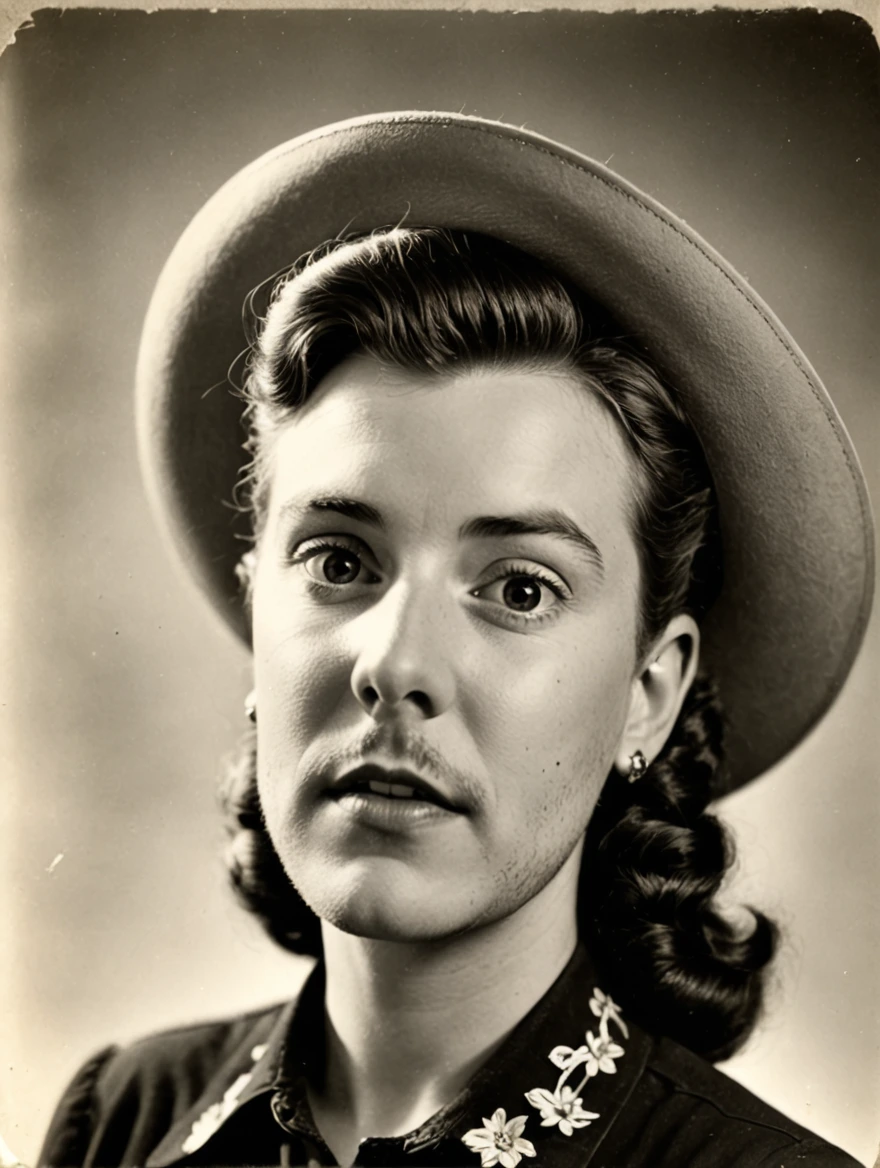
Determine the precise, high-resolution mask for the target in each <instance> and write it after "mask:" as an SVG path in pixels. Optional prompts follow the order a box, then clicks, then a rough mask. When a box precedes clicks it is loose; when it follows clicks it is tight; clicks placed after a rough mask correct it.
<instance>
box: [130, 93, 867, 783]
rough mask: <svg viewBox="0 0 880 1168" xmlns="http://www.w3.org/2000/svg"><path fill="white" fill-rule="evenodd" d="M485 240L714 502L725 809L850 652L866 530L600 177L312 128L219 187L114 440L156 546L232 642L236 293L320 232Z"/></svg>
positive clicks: (701, 282)
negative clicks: (676, 412)
mask: <svg viewBox="0 0 880 1168" xmlns="http://www.w3.org/2000/svg"><path fill="white" fill-rule="evenodd" d="M402 221H403V222H405V223H406V225H407V226H414V227H418V226H436V227H451V228H460V229H464V230H472V231H479V232H483V233H485V234H487V235H490V236H495V237H498V238H500V239H503V240H506V241H507V242H509V243H512V244H514V245H516V246H517V247H519V248H520V249H522V250H523V251H526V252H528V253H531V254H532V255H534V256H535V257H537V258H538V259H540V260H542V261H543V262H544V263H545V264H546V265H547V266H548V267H549V268H551V269H553V270H554V271H557V272H558V273H559V274H561V275H562V276H564V277H566V278H567V279H568V280H569V281H572V282H573V283H574V284H576V285H578V286H579V287H581V288H583V289H584V290H585V291H586V292H587V293H588V294H589V295H590V296H591V297H593V298H594V300H596V301H598V302H599V303H600V304H601V305H603V306H604V307H605V308H607V310H608V311H609V312H610V313H611V314H612V316H613V317H614V318H615V319H616V320H617V321H618V322H619V323H620V324H621V325H622V326H623V327H624V328H625V329H627V330H628V331H629V332H631V333H633V334H635V335H636V336H637V337H638V338H639V339H640V341H641V342H642V343H643V344H644V346H645V347H646V349H647V350H648V351H649V352H650V353H651V354H652V355H653V356H654V358H655V359H656V360H657V362H658V363H659V365H660V367H661V368H663V369H664V370H665V372H666V373H667V375H668V376H669V377H670V378H671V380H672V382H673V384H674V385H675V386H676V388H677V390H678V392H679V394H680V396H681V398H682V400H683V402H684V405H685V408H686V410H687V412H688V414H689V416H690V419H691V421H692V423H693V425H694V427H695V429H696V431H697V433H698V435H699V437H700V440H701V442H702V444H703V447H704V449H705V451H706V455H707V458H708V461H709V465H710V468H711V470H712V475H713V478H714V480H715V485H716V488H717V492H718V500H719V512H720V523H721V535H722V542H723V554H724V573H725V579H724V586H723V591H722V594H721V596H720V598H719V599H718V601H717V602H716V604H715V605H714V607H713V608H712V610H711V612H710V613H709V614H708V616H707V618H706V620H705V622H704V625H703V648H702V654H701V659H702V663H703V665H704V666H705V667H706V668H707V669H709V670H710V671H711V672H712V674H713V675H714V676H715V678H716V679H717V682H718V685H719V687H720V693H721V697H722V700H723V703H724V707H725V710H726V712H727V717H728V723H729V725H728V740H727V747H728V768H729V775H728V783H729V787H730V788H731V789H732V788H734V787H736V786H739V785H740V784H742V783H744V782H746V781H747V780H749V779H751V778H753V777H754V776H756V775H758V774H760V773H762V772H763V771H764V770H766V769H767V768H768V767H770V766H771V765H772V764H773V763H775V762H776V761H777V760H779V759H780V758H781V757H782V756H783V755H785V754H786V753H787V752H788V751H789V750H791V749H792V748H793V747H794V746H795V745H796V744H797V743H798V742H799V741H800V740H801V739H802V738H803V737H804V735H805V734H806V733H807V732H808V731H809V730H810V728H811V727H812V726H813V725H814V724H815V723H816V722H817V720H818V719H819V718H820V717H821V716H822V715H823V714H824V712H825V711H826V710H827V709H828V707H829V705H830V704H831V702H832V701H833V700H834V698H835V696H836V695H837V693H838V691H839V690H840V688H841V686H842V684H843V682H844V680H845V678H846V676H847V674H848V672H849V670H850V667H851V665H852V662H853V660H854V658H855V655H856V652H857V650H858V647H859V645H860V643H861V640H862V636H863V633H864V629H865V625H866V622H867V619H868V614H869V610H870V605H871V598H872V593H873V528H872V522H871V513H870V506H869V502H868V497H867V492H866V488H865V483H864V479H863V476H862V473H861V470H860V468H859V465H858V460H857V458H856V455H855V452H854V450H853V448H852V444H851V443H850V440H849V437H848V435H847V433H846V431H845V429H844V427H843V424H842V422H841V420H840V418H839V417H838V415H837V413H836V411H835V409H834V406H833V404H832V402H831V399H830V398H829V397H828V394H827V393H826V392H825V390H824V388H823V387H822V385H821V383H820V381H819V379H818V377H817V375H816V373H815V372H814V371H813V369H812V368H811V367H810V365H809V362H808V361H807V360H806V358H805V357H804V355H803V354H802V353H801V351H800V350H799V349H798V348H797V346H796V345H795V343H794V341H793V340H792V339H791V337H790V336H789V335H788V333H787V332H786V331H785V329H784V328H783V326H782V325H781V324H780V322H779V321H778V320H777V319H776V317H775V316H774V315H773V313H772V312H771V311H770V309H769V308H768V307H767V306H766V305H765V304H764V303H763V301H761V300H760V299H759V297H758V296H756V295H755V293H754V292H753V291H752V290H751V289H750V288H749V286H748V284H747V283H746V282H745V281H744V280H743V279H742V278H741V277H740V276H739V275H737V273H736V272H735V271H734V270H733V269H732V268H731V267H730V265H729V264H727V263H726V262H725V261H724V260H723V259H722V258H721V257H720V256H719V255H718V254H717V253H716V252H715V251H714V250H713V249H712V248H711V247H710V246H709V245H708V244H706V243H705V242H704V241H703V240H702V239H701V238H700V237H699V236H698V235H697V234H696V233H695V232H693V231H692V230H691V229H690V228H689V227H687V226H686V225H685V224H684V223H683V222H682V221H681V220H680V219H678V218H676V217H675V216H674V215H672V214H671V213H670V212H669V211H667V210H666V209H665V208H664V207H662V206H661V205H660V204H658V203H657V202H656V201H655V200H653V199H651V198H649V197H648V196H647V195H645V194H643V193H642V192H640V191H639V190H637V189H636V188H635V187H633V186H631V185H630V184H629V183H627V182H626V181H625V180H624V179H622V178H620V177H619V176H618V175H616V174H614V173H613V172H612V171H610V170H608V169H607V167H605V166H602V165H601V164H599V163H597V162H595V161H593V160H591V159H589V158H586V157H584V156H583V155H580V154H577V153H575V152H574V151H572V150H570V149H568V148H567V147H565V146H562V145H559V144H558V143H555V142H551V141H549V140H548V139H546V138H543V137H541V136H539V135H537V134H534V133H530V132H529V131H526V130H522V129H519V128H516V127H513V126H508V125H504V124H502V123H499V122H490V121H485V120H483V119H480V118H472V117H464V116H461V115H456V114H446V113H422V112H403V113H391V114H380V115H375V116H370V117H361V118H355V119H352V120H350V121H345V122H340V123H337V124H334V125H330V126H325V127H323V128H321V129H319V130H316V131H314V132H313V133H310V134H306V135H304V136H302V137H300V138H296V139H294V140H292V141H290V142H286V143H284V144H283V145H281V146H279V147H278V148H277V149H275V150H272V151H270V152H269V153H268V154H264V155H263V156H262V157H261V158H258V159H257V160H256V161H255V162H253V163H252V164H251V165H250V166H247V167H246V168H245V169H244V170H242V171H240V172H239V173H238V174H236V175H235V176H234V177H233V178H231V179H230V180H229V181H228V182H227V183H226V184H225V185H224V186H223V187H222V188H221V189H220V190H219V191H218V192H217V194H215V195H214V196H213V198H211V199H210V200H209V202H208V203H207V204H206V205H205V207H204V208H203V209H202V210H201V211H200V212H199V213H198V214H197V215H196V216H195V218H194V219H193V221H192V222H191V223H190V225H189V226H188V227H187V229H186V230H185V231H184V233H183V235H182V237H181V239H180V241H179V242H178V244H177V245H176V247H175V248H174V251H173V252H172V254H171V257H170V258H169V260H168V262H167V264H166V265H165V268H164V270H163V272H162V274H161V276H160V279H159V281H158V284H157V286H156V289H155V292H154V294H153V298H152V301H151V304H150V308H149V312H148V314H147V319H146V323H145V326H144V331H143V337H142V341H141V349H140V356H139V361H138V369H137V399H138V432H139V441H140V451H141V458H142V463H143V467H144V471H145V476H146V481H147V486H148V491H149V494H150V497H151V500H152V502H153V504H154V507H155V509H156V511H157V513H158V515H159V517H160V520H161V522H162V525H163V527H164V528H165V530H166V532H167V533H168V535H169V536H170V538H171V542H172V544H173V545H174V547H175V548H176V550H177V552H178V553H179V555H180V557H181V558H182V560H183V562H184V564H185V566H186V568H187V569H188V570H189V572H190V573H191V574H192V575H193V576H194V578H195V580H196V582H197V583H198V584H199V585H200V587H201V588H202V590H203V591H204V593H205V594H206V595H207V597H208V598H209V599H210V601H211V602H212V604H213V605H214V606H215V608H216V609H217V610H218V611H219V612H220V614H221V616H222V617H223V618H224V619H225V621H226V622H227V624H229V625H230V626H231V627H232V628H233V629H234V630H235V632H236V633H238V634H239V635H240V636H241V637H243V638H245V639H247V636H248V631H247V620H246V616H245V613H244V610H243V606H242V596H241V592H240V590H239V586H238V581H237V578H236V574H235V566H236V563H237V561H238V559H239V557H240V556H241V554H242V550H243V548H244V547H245V546H246V545H245V544H243V543H242V541H241V538H240V537H241V536H242V535H243V534H246V533H247V531H248V524H247V522H246V518H245V517H242V516H240V515H237V514H236V511H235V509H234V508H233V507H232V506H231V505H230V503H231V500H232V498H233V490H234V486H235V483H236V479H237V477H238V474H239V470H240V468H241V466H242V464H243V463H244V461H245V455H244V452H243V450H242V442H243V440H244V437H245V435H244V431H243V428H242V421H241V412H242V403H241V401H240V399H239V398H238V397H237V396H235V394H234V393H233V392H232V390H231V388H230V386H229V383H228V380H227V375H228V371H229V369H230V366H231V365H232V364H233V363H234V362H235V360H236V358H237V357H238V356H239V355H240V353H241V351H242V350H243V348H244V347H245V338H244V333H243V329H242V305H243V302H244V300H245V298H246V296H247V295H248V293H249V292H250V291H251V290H252V289H254V288H255V287H256V286H257V285H259V284H261V283H263V282H264V281H266V280H267V279H268V278H269V277H271V276H272V275H273V274H274V273H276V272H278V271H280V270H282V269H283V268H285V267H287V266H288V265H290V264H291V263H292V262H293V261H294V260H296V259H297V258H298V257H299V256H301V255H302V254H304V253H305V252H308V251H309V250H311V249H312V248H314V247H316V246H317V245H319V244H321V243H323V242H324V241H325V240H327V239H331V238H333V237H336V236H338V235H339V234H340V233H343V232H344V233H356V232H367V231H370V230H372V229H374V228H378V227H387V226H390V225H394V224H397V223H400V222H402Z"/></svg>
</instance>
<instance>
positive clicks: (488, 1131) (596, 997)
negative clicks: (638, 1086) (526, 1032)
mask: <svg viewBox="0 0 880 1168" xmlns="http://www.w3.org/2000/svg"><path fill="white" fill-rule="evenodd" d="M590 1010H591V1012H592V1013H593V1014H594V1016H595V1017H596V1018H598V1019H599V1033H598V1034H594V1033H593V1031H592V1030H588V1031H587V1032H586V1034H585V1035H584V1045H582V1046H578V1047H571V1046H554V1048H553V1049H552V1050H551V1051H550V1054H549V1055H548V1056H547V1057H548V1058H549V1059H550V1062H551V1063H553V1065H554V1067H558V1068H559V1070H560V1071H561V1072H562V1073H561V1074H560V1076H559V1078H558V1079H557V1080H556V1086H555V1087H554V1088H553V1090H552V1091H549V1090H547V1088H545V1087H535V1088H534V1089H533V1090H531V1091H527V1092H526V1099H527V1100H528V1101H529V1103H531V1105H532V1107H534V1108H536V1109H537V1110H538V1112H539V1113H540V1115H541V1127H558V1129H559V1131H560V1132H561V1133H562V1135H564V1136H570V1135H572V1134H573V1133H574V1132H575V1131H576V1130H577V1129H578V1128H584V1127H589V1125H590V1124H591V1123H592V1122H593V1120H595V1119H599V1118H600V1117H599V1113H598V1112H596V1111H587V1109H586V1108H585V1107H584V1105H583V1099H582V1098H581V1092H582V1091H583V1089H584V1087H586V1085H587V1083H588V1082H589V1081H590V1079H592V1078H594V1077H595V1076H596V1075H598V1074H600V1073H601V1074H606V1075H613V1074H615V1073H616V1072H617V1066H616V1065H615V1059H619V1058H622V1057H623V1054H624V1050H623V1047H622V1046H621V1045H620V1043H619V1042H616V1041H615V1040H614V1038H612V1036H611V1032H610V1030H609V1023H611V1022H613V1023H614V1025H615V1026H616V1027H617V1029H618V1030H619V1031H620V1033H621V1034H622V1035H623V1037H624V1038H629V1031H628V1030H627V1028H626V1023H625V1022H624V1021H623V1019H622V1018H621V1016H620V1007H619V1006H618V1005H617V1004H616V1002H615V1001H614V1000H613V999H612V998H611V997H609V996H608V994H605V993H603V992H602V990H600V989H598V988H596V989H594V990H593V996H592V998H591V999H590ZM578 1067H583V1073H582V1075H581V1077H580V1081H579V1082H578V1084H577V1086H576V1087H572V1086H571V1084H570V1083H569V1081H568V1080H569V1079H570V1078H571V1076H572V1075H573V1074H574V1072H575V1070H576V1069H577V1068H578ZM483 1123H484V1124H485V1125H486V1126H485V1127H475V1128H472V1129H471V1131H469V1132H466V1133H465V1135H463V1136H462V1137H461V1138H462V1142H463V1143H464V1144H466V1145H467V1147H469V1148H470V1149H471V1151H473V1152H478V1153H479V1155H480V1168H492V1166H493V1165H495V1164H500V1165H501V1166H502V1168H516V1165H517V1164H518V1163H519V1162H520V1160H521V1159H522V1158H523V1156H534V1155H536V1152H535V1148H534V1145H533V1144H531V1143H530V1141H529V1140H526V1139H523V1138H522V1134H523V1132H524V1131H525V1126H526V1123H527V1117H526V1116H524V1115H518V1116H516V1118H514V1119H511V1120H508V1119H507V1113H506V1112H505V1111H504V1109H503V1108H499V1109H498V1110H497V1111H496V1112H495V1113H494V1114H493V1116H492V1118H491V1120H489V1119H484V1120H483Z"/></svg>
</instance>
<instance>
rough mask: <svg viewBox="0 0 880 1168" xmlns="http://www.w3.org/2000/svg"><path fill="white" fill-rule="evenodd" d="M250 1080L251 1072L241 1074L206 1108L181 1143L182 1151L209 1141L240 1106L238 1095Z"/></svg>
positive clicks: (195, 1148) (193, 1149)
mask: <svg viewBox="0 0 880 1168" xmlns="http://www.w3.org/2000/svg"><path fill="white" fill-rule="evenodd" d="M250 1081H251V1076H250V1074H246V1075H239V1076H238V1078H237V1079H236V1080H235V1082H234V1083H233V1084H232V1086H231V1087H228V1088H227V1089H226V1090H225V1091H224V1092H223V1098H222V1099H221V1100H220V1102H219V1103H212V1104H211V1106H210V1107H206V1108H205V1110H204V1111H203V1112H202V1114H201V1115H200V1116H199V1118H198V1119H197V1120H196V1121H195V1123H194V1124H193V1125H192V1131H191V1132H190V1133H189V1135H188V1136H187V1137H186V1139H185V1140H184V1141H183V1143H182V1144H181V1145H180V1148H181V1151H183V1152H186V1154H187V1155H189V1154H190V1152H195V1151H197V1150H198V1149H199V1148H200V1147H201V1146H202V1144H206V1143H207V1142H208V1140H209V1139H210V1138H211V1136H212V1135H213V1134H214V1132H215V1131H217V1130H218V1129H219V1128H220V1126H221V1125H222V1123H223V1121H224V1120H225V1119H226V1118H227V1116H229V1115H231V1114H232V1112H233V1111H235V1109H236V1107H237V1106H238V1097H239V1095H241V1093H242V1091H243V1090H244V1089H245V1087H246V1086H247V1085H248V1083H249V1082H250Z"/></svg>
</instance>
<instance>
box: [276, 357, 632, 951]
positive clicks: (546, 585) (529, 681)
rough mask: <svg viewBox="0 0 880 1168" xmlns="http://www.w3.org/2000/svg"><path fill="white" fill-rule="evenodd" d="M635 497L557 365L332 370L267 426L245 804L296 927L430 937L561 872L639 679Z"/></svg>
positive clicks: (611, 427)
mask: <svg viewBox="0 0 880 1168" xmlns="http://www.w3.org/2000/svg"><path fill="white" fill-rule="evenodd" d="M633 492H634V473H633V469H632V466H631V462H630V456H629V455H628V452H627V451H626V449H625V446H624V442H623V439H622V437H621V436H620V434H619V433H618V431H617V429H616V427H615V424H614V423H613V421H612V420H611V418H610V417H609V416H608V414H607V413H606V411H605V409H604V408H603V407H602V406H601V405H600V404H599V403H598V402H597V401H596V400H595V399H594V398H593V396H592V395H591V394H590V393H589V392H588V391H586V390H585V389H584V388H583V387H582V386H579V385H578V384H577V383H576V382H575V380H574V377H573V376H571V375H568V374H566V373H561V372H560V373H551V372H546V373H544V372H534V371H518V370H504V371H498V370H490V369H488V368H487V369H484V370H477V371H471V372H465V373H463V374H461V375H460V376H455V377H452V376H438V375H428V374H424V375H422V374H411V373H403V372H400V371H394V372H389V371H387V370H384V369H383V368H382V367H380V366H379V364H378V363H377V362H375V361H374V360H373V359H372V358H369V357H365V356H356V357H353V358H350V359H349V360H347V361H346V362H345V363H344V364H343V365H341V366H339V367H338V368H337V369H336V370H334V372H333V373H332V374H331V375H330V376H329V377H328V378H327V379H326V380H325V381H324V382H323V383H322V384H321V386H320V387H319V388H318V390H317V392H316V394H315V395H314V397H313V398H312V399H311V400H310V402H309V403H308V405H307V406H306V407H305V408H304V409H303V411H302V412H301V413H299V414H298V415H297V416H296V417H295V418H294V419H293V420H292V421H290V422H288V423H287V424H286V425H285V426H284V427H283V428H282V429H281V430H280V431H279V433H278V436H277V440H276V441H275V442H274V444H273V448H272V454H271V480H270V490H269V498H268V513H267V522H266V526H265V529H264V533H263V535H262V537H261V541H260V546H259V549H258V555H257V562H256V568H255V576H254V581H253V585H254V587H253V626H254V627H253V634H254V668H255V687H256V701H257V710H258V760H259V763H258V766H259V791H260V798H261V801H262V806H263V810H264V814H265V817H266V823H267V826H268V829H269V832H270V835H271V837H272V840H273V842H274V844H275V847H276V849H277V851H278V854H279V856H280V857H281V859H282V862H283V864H284V867H285V869H286V871H287V873H288V875H289V877H290V879H291V880H292V881H293V882H294V884H295V885H296V887H297V888H298V889H299V891H300V893H301V894H302V896H303V897H304V899H305V900H306V902H307V903H308V904H309V905H310V906H311V907H312V909H313V910H314V911H315V912H316V913H317V914H318V915H319V916H320V917H322V918H324V919H327V920H329V921H331V922H332V923H333V924H335V925H336V926H338V927H340V928H342V929H344V930H346V931H349V932H354V933H357V934H360V935H364V936H371V937H379V938H386V939H396V940H405V939H406V940H417V939H428V938H438V937H443V936H448V935H450V934H452V933H456V932H460V931H462V930H467V929H470V928H473V927H476V926H478V925H481V924H486V923H489V922H491V921H496V920H500V919H502V918H504V917H507V916H509V915H510V914H511V913H513V912H515V911H516V910H517V909H519V908H520V907H521V906H523V905H524V904H526V903H527V902H528V901H530V900H531V899H532V898H533V897H534V896H535V895H536V894H537V893H538V892H540V891H541V890H543V889H544V888H545V887H547V886H548V885H549V884H550V882H551V881H553V880H554V878H556V877H557V875H558V874H559V873H560V872H561V871H562V869H563V865H565V864H566V861H567V860H569V859H574V860H576V859H577V855H578V854H579V852H578V848H579V844H580V843H581V840H582V836H583V832H584V830H585V828H586V825H587V822H588V820H589V818H590V815H591V813H592V810H593V807H594V805H595V802H596V799H597V796H598V793H599V791H600V789H601V787H602V785H603V782H604V780H605V778H606V776H607V774H608V772H609V770H610V768H611V766H612V763H613V761H614V758H615V753H616V751H617V749H618V746H619V743H620V738H621V733H622V729H623V727H624V723H625V720H626V718H627V713H628V710H629V708H630V702H631V698H632V694H633V679H634V676H635V675H636V672H637V662H636V658H635V645H636V632H637V607H638V605H637V601H638V581H639V569H638V560H637V553H636V548H635V545H634V542H633V538H632V536H631V534H630V523H629V521H628V513H629V509H630V504H631V501H632V497H633ZM568 867H569V868H570V865H569V866H568Z"/></svg>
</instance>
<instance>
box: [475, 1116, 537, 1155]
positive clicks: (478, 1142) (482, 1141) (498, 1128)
mask: <svg viewBox="0 0 880 1168" xmlns="http://www.w3.org/2000/svg"><path fill="white" fill-rule="evenodd" d="M527 1118H528V1117H527V1116H525V1115H515V1116H514V1117H513V1119H508V1118H507V1112H506V1111H505V1110H504V1108H503V1107H499V1108H498V1110H497V1111H494V1112H493V1113H492V1118H491V1119H485V1118H484V1119H483V1123H484V1124H485V1125H486V1126H485V1127H475V1128H471V1130H470V1131H469V1132H466V1133H465V1134H464V1135H463V1136H462V1137H461V1139H462V1143H464V1144H466V1145H467V1146H468V1147H469V1148H470V1149H471V1151H472V1152H479V1154H480V1168H492V1166H493V1165H494V1164H500V1165H501V1168H516V1166H517V1164H518V1163H519V1162H520V1160H521V1159H522V1158H523V1156H534V1155H535V1154H536V1153H535V1145H534V1144H533V1143H531V1141H529V1140H524V1139H523V1138H522V1133H523V1130H524V1128H525V1126H526V1121H527Z"/></svg>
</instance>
